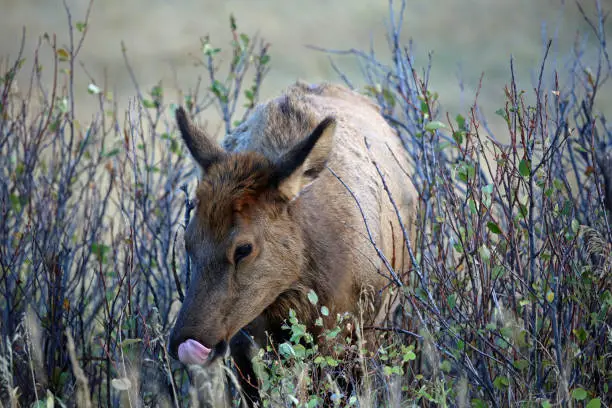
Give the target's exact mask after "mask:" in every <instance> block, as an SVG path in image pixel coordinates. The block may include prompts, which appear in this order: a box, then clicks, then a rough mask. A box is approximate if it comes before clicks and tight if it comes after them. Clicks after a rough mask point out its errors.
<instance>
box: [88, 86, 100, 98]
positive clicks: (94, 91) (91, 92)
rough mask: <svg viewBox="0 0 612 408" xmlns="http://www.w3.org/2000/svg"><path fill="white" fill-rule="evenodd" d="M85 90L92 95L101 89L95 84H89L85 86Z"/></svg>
mask: <svg viewBox="0 0 612 408" xmlns="http://www.w3.org/2000/svg"><path fill="white" fill-rule="evenodd" d="M87 92H89V93H90V94H92V95H98V94H99V93H100V92H102V90H101V89H100V88H99V87H98V86H97V85H95V84H89V86H88V87H87Z"/></svg>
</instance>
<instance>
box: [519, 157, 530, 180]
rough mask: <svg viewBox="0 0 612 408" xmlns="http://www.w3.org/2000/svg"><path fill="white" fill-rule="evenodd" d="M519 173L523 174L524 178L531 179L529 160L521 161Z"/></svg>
mask: <svg viewBox="0 0 612 408" xmlns="http://www.w3.org/2000/svg"><path fill="white" fill-rule="evenodd" d="M519 173H521V176H523V177H529V175H530V174H531V163H529V160H526V159H523V160H521V162H520V163H519Z"/></svg>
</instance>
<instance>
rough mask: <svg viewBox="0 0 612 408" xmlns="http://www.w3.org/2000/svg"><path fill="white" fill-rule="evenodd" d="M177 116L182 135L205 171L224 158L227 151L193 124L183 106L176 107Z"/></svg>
mask: <svg viewBox="0 0 612 408" xmlns="http://www.w3.org/2000/svg"><path fill="white" fill-rule="evenodd" d="M175 117H176V123H177V124H178V128H179V130H180V132H181V136H182V137H183V140H184V141H185V144H186V145H187V148H188V149H189V152H191V155H192V156H193V158H194V159H195V161H196V162H198V164H199V165H200V166H201V167H202V171H204V172H205V171H206V170H208V168H209V167H210V165H211V164H213V163H215V162H216V161H219V160H221V159H222V158H223V156H224V155H225V151H223V149H222V148H221V146H219V145H218V144H217V143H215V142H214V141H213V140H212V139H211V138H210V137H209V136H208V135H207V134H206V133H205V132H204V131H203V130H202V129H199V128H198V127H197V126H195V125H194V124H193V122H192V121H191V119H189V116H187V112H185V109H183V107H182V106H179V107H178V108H177V109H176V113H175Z"/></svg>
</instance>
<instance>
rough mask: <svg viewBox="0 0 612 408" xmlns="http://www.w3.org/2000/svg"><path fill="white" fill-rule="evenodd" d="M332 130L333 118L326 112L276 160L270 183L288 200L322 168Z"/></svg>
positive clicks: (329, 149) (334, 122)
mask: <svg viewBox="0 0 612 408" xmlns="http://www.w3.org/2000/svg"><path fill="white" fill-rule="evenodd" d="M335 132H336V119H334V118H333V117H331V116H328V117H326V118H325V119H323V120H322V121H321V123H319V125H318V126H317V127H316V128H315V129H314V130H313V131H312V133H311V134H310V135H309V136H308V137H306V138H305V139H303V140H302V141H300V142H299V143H298V144H297V145H295V146H294V147H293V148H292V149H291V150H289V151H288V152H287V153H285V154H284V155H283V156H282V157H281V158H280V159H279V160H278V161H277V162H276V165H275V168H276V169H275V171H274V173H273V175H272V179H271V184H272V185H273V186H274V187H276V188H278V189H279V190H280V192H281V194H282V195H284V196H285V198H287V199H288V200H289V201H291V200H293V199H295V198H296V197H297V196H298V195H299V194H300V192H301V191H302V190H303V189H304V188H305V187H306V186H307V185H308V184H310V183H311V182H312V181H313V180H314V179H316V178H317V176H318V175H319V173H321V171H322V170H323V169H324V168H325V164H326V163H327V159H328V158H329V154H330V152H331V150H332V145H333V140H334V133H335Z"/></svg>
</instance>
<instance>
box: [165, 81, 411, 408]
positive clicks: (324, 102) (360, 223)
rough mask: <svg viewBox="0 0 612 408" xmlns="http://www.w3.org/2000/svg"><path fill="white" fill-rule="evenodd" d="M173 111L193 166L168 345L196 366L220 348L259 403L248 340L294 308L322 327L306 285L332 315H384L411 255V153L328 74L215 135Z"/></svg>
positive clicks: (372, 110)
mask: <svg viewBox="0 0 612 408" xmlns="http://www.w3.org/2000/svg"><path fill="white" fill-rule="evenodd" d="M176 121H177V124H178V128H179V130H180V134H181V136H182V138H183V140H184V143H185V145H186V146H187V148H188V149H189V151H190V153H191V155H192V157H193V159H194V160H195V161H196V162H197V164H198V165H199V167H200V170H201V174H200V180H199V182H198V186H197V189H196V194H195V199H194V203H195V207H194V213H193V216H192V218H191V220H190V222H189V224H188V225H187V227H186V229H185V234H184V241H185V250H186V252H187V254H188V256H189V258H190V260H191V263H192V270H193V273H192V275H193V276H192V280H191V282H190V286H189V289H188V291H187V293H186V295H185V298H184V301H183V304H182V307H181V309H180V311H179V313H178V317H177V319H176V323H175V326H174V328H173V330H172V332H171V335H170V342H169V351H170V354H171V355H172V356H173V357H175V358H177V359H179V360H180V361H182V362H183V363H185V364H200V365H206V364H208V363H210V362H211V361H213V360H214V359H215V358H217V357H218V356H220V355H224V354H226V353H228V352H229V353H230V354H231V356H232V357H233V358H234V361H235V363H236V365H237V366H238V367H239V369H240V372H241V374H242V377H246V378H249V379H250V380H249V381H246V380H243V379H241V381H242V382H241V386H242V388H243V391H244V393H245V394H246V396H247V397H248V399H249V400H250V403H251V404H255V403H257V402H258V401H259V394H258V391H257V387H256V386H255V385H254V383H256V380H255V379H254V377H255V374H254V371H253V369H252V366H251V365H250V356H251V354H250V353H251V352H252V342H251V341H250V340H251V338H252V339H254V341H255V343H256V344H259V345H265V342H266V341H267V339H271V340H272V341H283V339H284V338H285V337H286V331H285V330H282V329H281V326H282V324H283V322H284V319H286V318H287V317H288V312H289V309H293V310H294V311H295V313H296V316H297V317H298V319H300V321H301V322H303V323H305V324H306V326H307V328H308V330H309V331H310V332H311V333H315V334H316V333H319V332H320V330H321V329H320V328H319V327H316V325H315V324H314V322H315V319H316V317H317V310H316V309H315V307H314V306H313V305H312V304H311V303H310V302H309V301H308V298H307V294H308V293H309V291H310V290H314V291H315V293H317V295H318V297H319V299H320V303H321V304H324V305H326V306H328V308H329V310H330V316H336V313H345V312H348V313H353V314H357V315H359V316H361V317H362V318H363V319H364V324H368V323H369V324H375V323H376V322H379V321H381V319H384V318H385V317H384V316H385V313H386V311H387V310H388V309H389V307H390V305H391V303H392V302H393V301H392V299H391V297H390V295H388V294H387V292H388V291H386V292H385V291H384V290H383V289H384V288H385V287H387V286H388V285H389V283H390V281H393V280H394V279H396V280H397V279H403V277H405V276H406V274H408V273H409V271H410V267H411V262H410V257H409V256H408V252H407V249H406V245H405V243H406V241H408V240H406V239H405V238H406V236H405V235H406V233H407V234H409V235H410V236H412V234H414V229H413V227H412V224H413V219H414V217H415V211H416V210H415V203H416V199H417V193H416V190H415V188H414V185H413V184H412V182H411V181H410V178H409V177H408V176H407V175H406V173H405V171H406V169H408V168H409V163H408V159H407V154H406V152H405V150H404V148H403V145H402V143H401V141H400V139H399V137H398V135H397V133H396V132H395V131H394V130H393V129H392V128H391V127H390V126H389V124H388V123H387V122H386V121H385V119H384V118H383V117H382V116H381V114H380V112H379V109H378V108H377V106H376V105H375V104H374V103H373V102H372V101H370V100H369V99H368V98H367V97H366V96H363V95H361V94H359V93H357V92H356V91H353V90H351V89H349V88H347V87H345V86H342V85H336V84H329V83H324V84H318V85H308V84H306V83H303V82H301V81H298V82H297V83H295V84H293V85H292V86H290V87H289V88H288V89H287V90H286V91H285V92H284V93H283V94H282V95H281V96H279V97H277V98H274V99H271V100H268V101H267V102H265V103H261V104H259V105H258V106H256V107H255V109H254V110H253V112H252V113H251V114H250V115H249V117H248V118H247V119H246V120H245V121H244V122H243V123H242V124H241V125H239V126H238V127H237V128H236V129H235V130H234V131H233V132H232V133H231V134H229V135H226V137H225V138H224V139H223V141H222V142H221V143H217V142H215V140H214V139H212V138H211V137H210V136H209V135H207V134H206V133H205V132H204V131H203V130H202V129H201V128H199V127H198V126H196V125H195V124H194V123H193V122H192V121H191V119H190V118H189V117H188V114H187V112H186V111H185V110H184V109H183V108H182V107H179V108H178V109H177V110H176ZM400 220H402V224H400ZM403 233H404V234H403ZM393 275H395V278H394V277H393ZM396 283H397V282H396ZM363 299H367V302H364V301H363ZM334 321H335V319H331V320H330V321H329V322H326V323H325V325H329V324H332V323H334ZM324 327H325V326H324ZM330 327H331V326H330Z"/></svg>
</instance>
